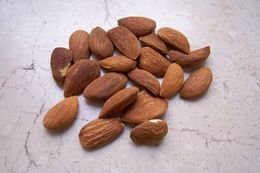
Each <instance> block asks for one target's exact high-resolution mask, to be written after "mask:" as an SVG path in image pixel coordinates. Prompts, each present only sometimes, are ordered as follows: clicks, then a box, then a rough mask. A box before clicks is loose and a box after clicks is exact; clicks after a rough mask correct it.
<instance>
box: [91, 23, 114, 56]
mask: <svg viewBox="0 0 260 173" xmlns="http://www.w3.org/2000/svg"><path fill="white" fill-rule="evenodd" d="M89 47H90V50H91V52H92V53H94V54H96V55H98V57H100V58H106V57H109V56H112V55H113V51H114V45H113V43H112V42H111V41H110V40H109V38H108V36H107V33H106V31H105V30H103V29H102V28H100V27H96V28H94V29H92V31H91V33H90V38H89Z"/></svg>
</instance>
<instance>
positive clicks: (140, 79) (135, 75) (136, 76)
mask: <svg viewBox="0 0 260 173" xmlns="http://www.w3.org/2000/svg"><path fill="white" fill-rule="evenodd" d="M127 75H128V77H129V78H130V79H132V80H133V81H135V82H136V83H138V84H139V85H141V86H143V87H145V88H146V89H147V90H149V91H151V93H153V95H155V96H158V95H159V93H160V83H159V81H158V79H157V78H156V77H155V76H154V75H153V74H152V73H150V72H148V71H145V70H142V69H135V70H132V71H130V72H129V73H128V74H127Z"/></svg>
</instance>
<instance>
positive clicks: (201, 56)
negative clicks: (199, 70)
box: [168, 46, 210, 67]
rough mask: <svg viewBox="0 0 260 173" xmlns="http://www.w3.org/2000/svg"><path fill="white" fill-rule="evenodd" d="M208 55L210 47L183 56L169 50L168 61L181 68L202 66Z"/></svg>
mask: <svg viewBox="0 0 260 173" xmlns="http://www.w3.org/2000/svg"><path fill="white" fill-rule="evenodd" d="M209 54H210V47H209V46H206V47H203V48H201V49H198V50H195V51H192V52H190V53H189V54H184V53H182V52H179V51H175V50H171V51H170V52H169V54H168V55H169V60H170V61H172V62H175V63H177V64H179V65H181V66H182V67H193V66H197V65H200V64H202V63H203V62H204V61H205V60H206V59H207V58H208V56H209Z"/></svg>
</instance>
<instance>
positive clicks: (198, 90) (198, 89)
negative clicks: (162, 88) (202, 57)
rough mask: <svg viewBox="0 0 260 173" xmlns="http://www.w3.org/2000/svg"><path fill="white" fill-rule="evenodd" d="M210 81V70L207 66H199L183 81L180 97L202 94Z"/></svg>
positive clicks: (188, 97) (192, 96)
mask: <svg viewBox="0 0 260 173" xmlns="http://www.w3.org/2000/svg"><path fill="white" fill-rule="evenodd" d="M211 81H212V71H211V70H210V69H209V68H208V67H201V68H200V69H198V70H196V71H194V72H193V73H191V75H190V76H189V77H188V79H186V81H185V82H184V84H183V86H182V88H181V90H180V96H181V98H185V99H190V98H194V97H197V96H200V95H202V94H203V93H205V92H206V91H207V90H208V88H209V85H210V84H211Z"/></svg>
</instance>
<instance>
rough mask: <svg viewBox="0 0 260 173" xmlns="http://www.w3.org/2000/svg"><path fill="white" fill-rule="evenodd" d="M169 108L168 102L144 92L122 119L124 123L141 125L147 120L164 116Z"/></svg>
mask: <svg viewBox="0 0 260 173" xmlns="http://www.w3.org/2000/svg"><path fill="white" fill-rule="evenodd" d="M167 108H168V101H167V100H166V99H162V98H160V97H155V96H152V95H150V94H149V93H148V92H147V91H145V90H144V91H142V92H141V93H140V94H139V95H138V96H137V98H136V100H135V101H134V102H133V103H132V104H131V105H130V106H129V107H128V108H127V110H126V112H125V114H124V115H123V117H122V118H121V121H122V122H125V123H131V124H140V123H142V122H144V121H146V120H149V119H153V118H158V117H160V116H162V115H163V114H164V113H165V112H166V111H167Z"/></svg>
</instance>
